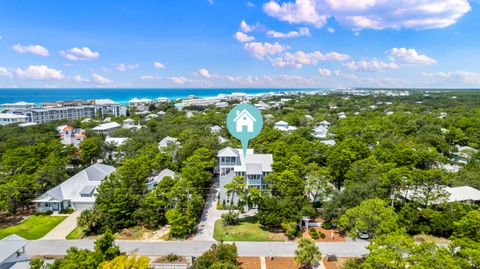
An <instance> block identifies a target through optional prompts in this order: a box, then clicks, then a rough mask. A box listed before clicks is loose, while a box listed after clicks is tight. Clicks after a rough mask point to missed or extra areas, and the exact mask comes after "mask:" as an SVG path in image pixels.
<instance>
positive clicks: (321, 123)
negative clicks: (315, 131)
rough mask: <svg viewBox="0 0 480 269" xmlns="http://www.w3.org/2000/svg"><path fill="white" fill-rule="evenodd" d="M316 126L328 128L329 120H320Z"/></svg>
mask: <svg viewBox="0 0 480 269" xmlns="http://www.w3.org/2000/svg"><path fill="white" fill-rule="evenodd" d="M318 126H322V127H324V128H326V129H328V128H330V122H328V121H326V120H322V121H321V122H320V123H319V124H318Z"/></svg>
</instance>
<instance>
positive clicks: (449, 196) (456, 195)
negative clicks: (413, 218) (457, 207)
mask: <svg viewBox="0 0 480 269" xmlns="http://www.w3.org/2000/svg"><path fill="white" fill-rule="evenodd" d="M440 190H441V191H442V192H443V193H444V196H442V197H440V198H439V199H437V200H431V201H428V204H440V203H443V202H448V203H452V202H463V203H478V202H479V201H480V190H477V189H475V188H473V187H470V186H460V187H447V186H441V187H440ZM423 195H424V194H423V193H422V192H416V191H415V190H414V189H413V190H403V191H401V192H400V196H402V197H403V198H405V199H407V200H414V199H420V200H425V197H423Z"/></svg>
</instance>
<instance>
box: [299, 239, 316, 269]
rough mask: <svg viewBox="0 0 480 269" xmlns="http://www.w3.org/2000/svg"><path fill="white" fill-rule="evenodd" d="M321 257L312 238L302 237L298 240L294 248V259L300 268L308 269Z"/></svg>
mask: <svg viewBox="0 0 480 269" xmlns="http://www.w3.org/2000/svg"><path fill="white" fill-rule="evenodd" d="M321 258H322V254H321V253H320V250H319V249H318V247H317V246H316V245H315V242H314V241H313V240H311V239H308V238H302V239H300V240H299V241H298V247H297V249H296V250H295V261H296V262H297V263H298V264H299V265H300V268H302V269H310V268H312V267H313V265H314V264H315V263H317V262H318V261H320V259H321Z"/></svg>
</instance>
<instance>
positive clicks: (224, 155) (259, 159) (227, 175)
mask: <svg viewBox="0 0 480 269" xmlns="http://www.w3.org/2000/svg"><path fill="white" fill-rule="evenodd" d="M217 157H218V169H217V172H218V173H219V181H220V201H222V203H223V201H225V202H226V203H229V201H228V199H229V197H228V196H227V190H226V189H225V185H226V184H228V183H229V182H230V181H232V179H233V178H234V177H235V176H243V177H244V178H245V183H246V185H247V186H246V187H247V188H252V187H254V188H259V189H261V190H262V189H265V187H266V184H267V183H266V182H264V178H265V176H267V175H268V174H269V173H270V172H272V163H273V156H272V154H254V152H253V149H247V153H246V155H245V156H244V155H243V150H242V149H234V148H231V147H226V148H224V149H221V150H220V151H219V152H218V154H217Z"/></svg>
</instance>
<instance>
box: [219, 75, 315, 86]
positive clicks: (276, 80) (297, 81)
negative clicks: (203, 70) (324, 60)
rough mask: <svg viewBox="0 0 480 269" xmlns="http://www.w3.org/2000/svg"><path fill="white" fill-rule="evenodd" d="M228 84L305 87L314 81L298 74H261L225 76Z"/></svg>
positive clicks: (311, 84)
mask: <svg viewBox="0 0 480 269" xmlns="http://www.w3.org/2000/svg"><path fill="white" fill-rule="evenodd" d="M225 80H226V81H227V83H229V85H230V86H231V85H234V86H245V87H265V86H268V87H306V86H313V85H314V81H313V80H312V79H310V78H305V77H302V76H299V75H293V76H292V75H273V76H268V75H263V76H258V75H256V76H225Z"/></svg>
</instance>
